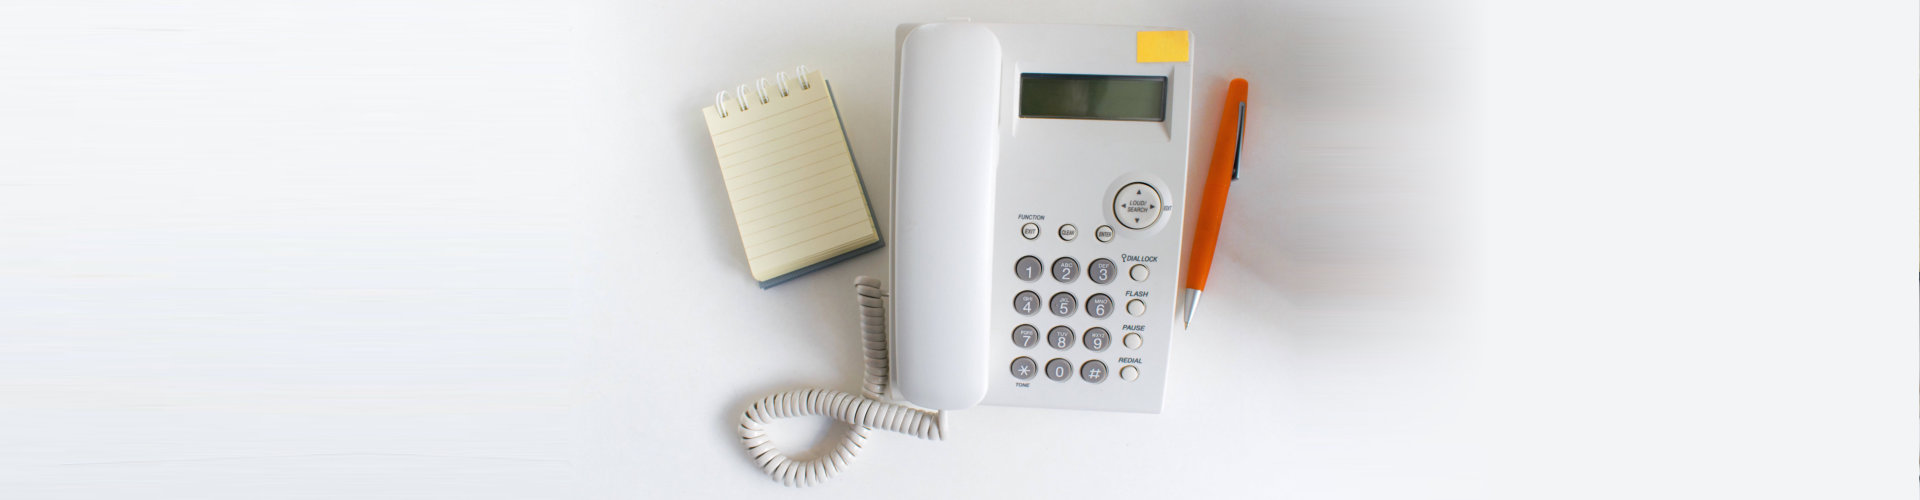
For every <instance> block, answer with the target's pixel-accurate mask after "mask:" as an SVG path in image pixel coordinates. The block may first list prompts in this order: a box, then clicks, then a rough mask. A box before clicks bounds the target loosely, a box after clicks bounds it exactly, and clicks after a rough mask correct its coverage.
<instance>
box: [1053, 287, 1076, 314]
mask: <svg viewBox="0 0 1920 500" xmlns="http://www.w3.org/2000/svg"><path fill="white" fill-rule="evenodd" d="M1078 306H1079V304H1075V303H1074V300H1073V294H1071V293H1067V292H1060V293H1056V294H1053V298H1052V299H1049V301H1048V302H1047V309H1049V310H1052V311H1053V315H1054V316H1072V315H1073V309H1074V308H1075V307H1078Z"/></svg>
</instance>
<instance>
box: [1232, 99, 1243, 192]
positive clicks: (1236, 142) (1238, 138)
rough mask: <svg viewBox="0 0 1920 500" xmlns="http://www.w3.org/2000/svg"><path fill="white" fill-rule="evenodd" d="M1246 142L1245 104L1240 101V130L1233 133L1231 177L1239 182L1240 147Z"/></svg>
mask: <svg viewBox="0 0 1920 500" xmlns="http://www.w3.org/2000/svg"><path fill="white" fill-rule="evenodd" d="M1246 142H1247V102H1246V101H1240V128H1239V130H1236V131H1234V133H1233V177H1232V178H1231V180H1236V181H1237V180H1240V145H1241V144H1244V143H1246Z"/></svg>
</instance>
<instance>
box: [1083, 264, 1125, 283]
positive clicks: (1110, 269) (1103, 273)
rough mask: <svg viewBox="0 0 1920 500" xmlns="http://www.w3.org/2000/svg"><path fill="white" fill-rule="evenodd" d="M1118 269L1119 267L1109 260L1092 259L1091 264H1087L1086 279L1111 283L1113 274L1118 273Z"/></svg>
mask: <svg viewBox="0 0 1920 500" xmlns="http://www.w3.org/2000/svg"><path fill="white" fill-rule="evenodd" d="M1119 269H1120V267H1119V266H1115V265H1113V261H1111V260H1107V259H1093V263H1092V264H1087V279H1090V280H1093V282H1094V283H1099V284H1102V285H1105V284H1107V283H1112V282H1113V278H1114V275H1115V274H1118V273H1119Z"/></svg>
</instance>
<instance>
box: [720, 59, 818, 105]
mask: <svg viewBox="0 0 1920 500" xmlns="http://www.w3.org/2000/svg"><path fill="white" fill-rule="evenodd" d="M793 70H794V71H795V72H798V73H800V90H811V89H813V82H809V81H807V65H805V64H802V65H800V66H799V67H797V68H794V69H793ZM773 80H774V81H775V82H776V83H778V88H779V89H780V97H786V96H787V95H788V94H789V92H788V89H787V72H785V71H782V72H779V73H775V74H774V75H773ZM753 87H754V97H758V98H759V101H760V104H766V103H767V102H769V101H768V95H767V79H765V78H761V79H759V80H757V81H754V82H753ZM748 101H750V99H747V86H746V85H741V86H738V87H734V89H733V102H734V106H735V107H738V108H740V111H746V110H747V109H749V108H752V107H753V106H752V105H751V104H750V103H748ZM713 111H714V112H715V113H719V114H720V117H721V118H726V117H727V115H729V114H730V113H727V91H725V90H722V91H720V93H718V94H714V95H713Z"/></svg>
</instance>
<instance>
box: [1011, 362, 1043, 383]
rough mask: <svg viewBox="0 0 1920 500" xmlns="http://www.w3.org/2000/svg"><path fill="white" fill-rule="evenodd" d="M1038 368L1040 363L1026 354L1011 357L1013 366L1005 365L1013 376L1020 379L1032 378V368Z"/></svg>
mask: <svg viewBox="0 0 1920 500" xmlns="http://www.w3.org/2000/svg"><path fill="white" fill-rule="evenodd" d="M1038 369H1040V364H1039V363H1035V362H1033V358H1029V357H1026V356H1021V357H1018V358H1013V366H1008V367H1007V371H1010V372H1013V378H1017V379H1020V380H1026V379H1030V378H1033V372H1034V370H1038Z"/></svg>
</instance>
